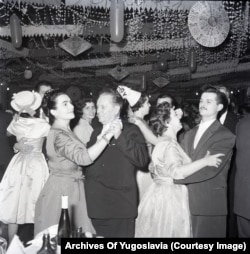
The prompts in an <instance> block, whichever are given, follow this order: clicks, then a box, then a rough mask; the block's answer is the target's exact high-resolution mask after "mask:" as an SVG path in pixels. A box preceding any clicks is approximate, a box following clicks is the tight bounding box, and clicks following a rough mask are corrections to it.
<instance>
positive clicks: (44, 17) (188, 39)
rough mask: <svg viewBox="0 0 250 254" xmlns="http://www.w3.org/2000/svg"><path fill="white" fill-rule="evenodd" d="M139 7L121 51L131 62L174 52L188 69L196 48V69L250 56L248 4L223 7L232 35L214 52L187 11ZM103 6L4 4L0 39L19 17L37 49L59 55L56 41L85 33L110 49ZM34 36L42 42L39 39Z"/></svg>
mask: <svg viewBox="0 0 250 254" xmlns="http://www.w3.org/2000/svg"><path fill="white" fill-rule="evenodd" d="M135 2H136V6H135V5H131V8H126V10H125V16H124V20H125V26H126V27H127V30H128V33H127V35H126V36H125V38H124V42H126V47H121V48H119V49H116V50H117V51H120V52H122V53H123V54H126V55H127V56H128V57H145V56H147V55H149V56H150V55H157V56H160V55H161V53H163V52H167V51H169V50H170V51H171V53H172V52H173V54H174V55H175V56H176V62H177V64H178V65H180V66H185V65H187V64H188V53H189V49H190V47H191V48H194V49H195V51H196V53H197V59H196V60H197V64H198V65H208V64H211V63H220V62H224V61H229V60H232V59H235V58H238V57H242V56H244V54H245V52H246V50H247V40H248V39H249V38H250V35H249V30H250V27H249V8H250V7H249V1H247V2H246V1H223V5H224V7H225V10H226V11H227V13H228V16H229V20H230V23H231V30H230V34H229V36H228V38H227V39H226V41H225V42H224V43H223V44H222V45H220V46H219V47H216V48H213V49H210V48H205V47H202V46H200V45H199V44H197V43H196V42H195V41H194V39H193V38H192V36H191V34H190V32H189V29H188V25H187V18H188V10H178V9H177V10H173V9H168V8H159V9H151V8H149V9H148V8H143V7H144V5H143V1H140V0H137V1H135ZM100 3H101V2H100V1H91V3H89V4H91V5H89V6H80V5H70V6H69V5H66V6H65V5H64V4H61V5H38V4H28V3H22V2H21V3H20V2H19V3H18V2H17V1H16V2H11V3H9V2H8V3H0V24H2V25H3V26H2V27H0V29H1V34H2V35H5V36H10V33H9V19H10V16H11V15H12V14H13V13H16V14H17V15H18V17H19V19H20V21H21V25H22V27H23V28H24V31H32V32H27V34H25V33H24V36H31V37H33V38H32V39H33V41H34V42H35V43H37V45H40V46H38V47H42V48H45V49H50V48H55V49H57V48H58V45H57V43H55V40H54V37H55V36H57V35H60V36H61V35H63V36H71V35H74V34H77V35H79V34H80V33H81V31H83V34H87V35H88V36H86V37H85V38H84V39H85V40H87V41H89V42H91V40H92V39H93V38H97V37H98V38H99V37H100V35H101V36H102V41H106V42H108V43H109V40H110V36H109V34H104V35H103V34H102V31H103V28H106V30H107V28H108V27H109V8H108V7H107V6H98V5H99V4H100ZM86 5H87V4H86ZM132 7H133V8H132ZM161 7H163V6H161ZM34 27H36V29H34ZM52 28H54V31H53V29H52ZM29 29H30V30H29ZM34 31H35V32H34ZM49 31H50V32H49ZM35 35H38V36H40V38H38V39H37V38H35V37H34V36H35ZM41 36H43V39H41V38H42V37H41ZM51 39H53V40H54V43H53V46H51V47H49V46H47V43H45V41H47V40H51ZM97 41H98V39H97ZM48 44H50V43H48ZM1 54H2V55H3V54H5V53H4V52H1ZM0 56H1V55H0Z"/></svg>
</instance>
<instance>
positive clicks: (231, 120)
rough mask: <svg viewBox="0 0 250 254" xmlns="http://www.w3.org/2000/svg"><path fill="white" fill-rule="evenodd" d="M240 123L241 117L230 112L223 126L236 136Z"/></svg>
mask: <svg viewBox="0 0 250 254" xmlns="http://www.w3.org/2000/svg"><path fill="white" fill-rule="evenodd" d="M238 121H239V117H238V116H237V115H236V114H234V113H232V112H230V111H228V112H227V115H226V119H225V122H224V123H223V125H224V126H225V127H227V128H228V129H229V130H230V131H231V132H232V133H233V134H235V130H236V125H237V123H238Z"/></svg>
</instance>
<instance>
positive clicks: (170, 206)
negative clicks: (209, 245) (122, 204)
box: [135, 138, 192, 237]
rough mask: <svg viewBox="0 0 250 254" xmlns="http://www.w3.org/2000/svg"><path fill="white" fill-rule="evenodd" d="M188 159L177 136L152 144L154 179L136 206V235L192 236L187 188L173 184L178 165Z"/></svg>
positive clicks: (177, 173)
mask: <svg viewBox="0 0 250 254" xmlns="http://www.w3.org/2000/svg"><path fill="white" fill-rule="evenodd" d="M189 162H191V160H190V158H189V157H188V156H187V155H186V154H185V152H184V151H183V149H182V148H181V147H180V145H179V144H178V143H177V141H176V140H173V139H169V138H166V139H165V140H164V141H160V142H159V143H157V145H156V146H155V148H154V150H153V153H152V162H151V164H150V167H149V169H150V171H151V172H152V175H153V183H152V184H151V185H150V186H149V188H148V190H147V191H146V193H145V194H144V196H143V198H142V200H141V202H140V204H139V208H138V217H137V220H136V233H135V236H136V237H191V236H192V230H191V220H190V219H191V218H190V211H189V203H188V190H187V188H186V186H184V185H178V184H174V182H173V179H174V178H175V177H182V176H181V175H180V172H178V170H176V169H177V167H178V166H180V165H183V164H186V163H189Z"/></svg>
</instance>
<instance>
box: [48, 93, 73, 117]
mask: <svg viewBox="0 0 250 254" xmlns="http://www.w3.org/2000/svg"><path fill="white" fill-rule="evenodd" d="M50 112H51V114H52V115H53V116H54V117H55V119H60V120H71V119H73V118H74V117H75V114H74V106H73V104H72V102H71V99H70V98H69V96H68V95H66V94H61V95H59V96H58V97H57V98H56V109H51V110H50Z"/></svg>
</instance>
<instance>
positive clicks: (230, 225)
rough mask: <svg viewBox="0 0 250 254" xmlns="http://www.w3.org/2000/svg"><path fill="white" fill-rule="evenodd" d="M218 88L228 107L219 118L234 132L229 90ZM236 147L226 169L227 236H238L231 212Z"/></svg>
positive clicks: (233, 215)
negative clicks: (227, 169)
mask: <svg viewBox="0 0 250 254" xmlns="http://www.w3.org/2000/svg"><path fill="white" fill-rule="evenodd" d="M218 89H219V90H220V91H221V92H222V93H224V94H225V95H226V97H227V100H228V107H227V108H226V109H225V110H224V112H223V113H222V114H221V115H220V117H219V120H220V122H221V124H222V125H224V126H225V127H227V128H228V129H229V130H230V131H231V132H232V133H233V134H236V125H237V123H238V121H239V117H238V116H237V115H236V114H235V113H234V112H233V111H232V110H231V109H230V102H231V100H230V91H229V89H228V88H227V87H225V86H218ZM235 156H236V149H235V146H234V149H233V155H232V159H231V163H230V168H229V171H228V216H227V237H230V238H236V237H238V230H237V220H236V215H235V214H234V212H233V207H234V182H235V172H236V162H235Z"/></svg>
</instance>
